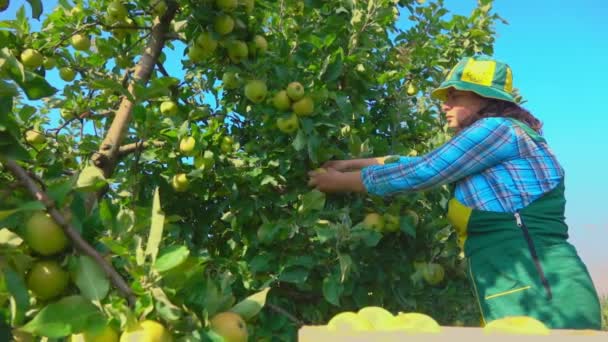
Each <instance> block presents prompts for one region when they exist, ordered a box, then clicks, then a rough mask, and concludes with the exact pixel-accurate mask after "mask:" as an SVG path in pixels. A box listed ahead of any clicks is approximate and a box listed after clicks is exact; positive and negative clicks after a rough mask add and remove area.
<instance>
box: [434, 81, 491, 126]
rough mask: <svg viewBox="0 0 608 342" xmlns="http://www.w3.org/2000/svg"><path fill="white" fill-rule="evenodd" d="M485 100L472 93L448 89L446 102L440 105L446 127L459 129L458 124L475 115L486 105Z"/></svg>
mask: <svg viewBox="0 0 608 342" xmlns="http://www.w3.org/2000/svg"><path fill="white" fill-rule="evenodd" d="M486 102H487V99H486V98H483V97H481V96H479V95H477V94H475V93H474V92H471V91H463V90H456V89H454V88H449V89H448V93H447V99H446V101H445V102H444V103H443V104H442V105H441V109H442V110H443V112H444V113H445V117H446V119H447V121H448V127H450V128H455V129H459V128H462V127H460V124H461V123H462V122H463V121H464V120H465V119H466V118H468V117H469V116H471V115H473V114H475V113H477V112H478V111H479V110H480V109H482V108H483V107H484V106H485V105H486Z"/></svg>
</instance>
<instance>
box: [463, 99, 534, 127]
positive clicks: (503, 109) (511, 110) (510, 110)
mask: <svg viewBox="0 0 608 342" xmlns="http://www.w3.org/2000/svg"><path fill="white" fill-rule="evenodd" d="M489 117H505V118H513V119H516V120H519V121H521V122H523V123H525V124H526V125H528V126H530V128H532V129H533V130H535V131H536V132H537V133H539V134H542V127H543V123H542V122H541V121H540V120H538V119H537V118H536V117H535V116H534V115H532V114H531V113H530V112H528V111H527V110H525V109H524V108H522V107H520V106H519V105H518V104H516V103H513V102H509V101H503V100H498V99H489V100H488V103H487V104H486V106H485V107H483V108H482V109H480V110H479V112H477V113H476V114H473V115H471V116H469V117H468V118H466V119H465V120H463V122H461V123H460V127H461V129H463V128H466V127H469V126H470V125H472V124H474V123H475V122H476V121H477V120H479V119H483V118H489Z"/></svg>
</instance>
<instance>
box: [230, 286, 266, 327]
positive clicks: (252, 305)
mask: <svg viewBox="0 0 608 342" xmlns="http://www.w3.org/2000/svg"><path fill="white" fill-rule="evenodd" d="M268 291H270V288H269V287H267V288H265V289H263V290H262V291H260V292H258V293H255V294H252V295H251V296H249V297H247V298H245V299H244V300H242V301H240V302H239V303H237V304H236V305H235V306H233V307H232V309H230V311H232V312H236V313H238V314H239V315H241V317H243V319H244V320H246V321H247V320H250V319H252V318H253V317H254V316H255V315H257V314H258V313H259V312H260V310H262V308H263V307H264V305H266V296H267V295H268Z"/></svg>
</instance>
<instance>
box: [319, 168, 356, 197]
mask: <svg viewBox="0 0 608 342" xmlns="http://www.w3.org/2000/svg"><path fill="white" fill-rule="evenodd" d="M308 176H309V177H310V178H309V180H308V185H309V186H313V187H315V188H316V189H317V190H319V191H321V192H327V193H334V192H352V191H356V192H364V191H365V187H364V185H363V182H362V181H361V172H359V171H355V172H340V171H338V170H336V169H317V170H315V171H310V172H308Z"/></svg>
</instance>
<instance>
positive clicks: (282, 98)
mask: <svg viewBox="0 0 608 342" xmlns="http://www.w3.org/2000/svg"><path fill="white" fill-rule="evenodd" d="M272 104H273V105H274V108H276V109H278V110H282V111H286V110H289V108H291V100H290V99H289V96H288V95H287V91H285V90H281V91H279V92H278V93H276V94H275V95H274V97H273V98H272Z"/></svg>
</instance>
